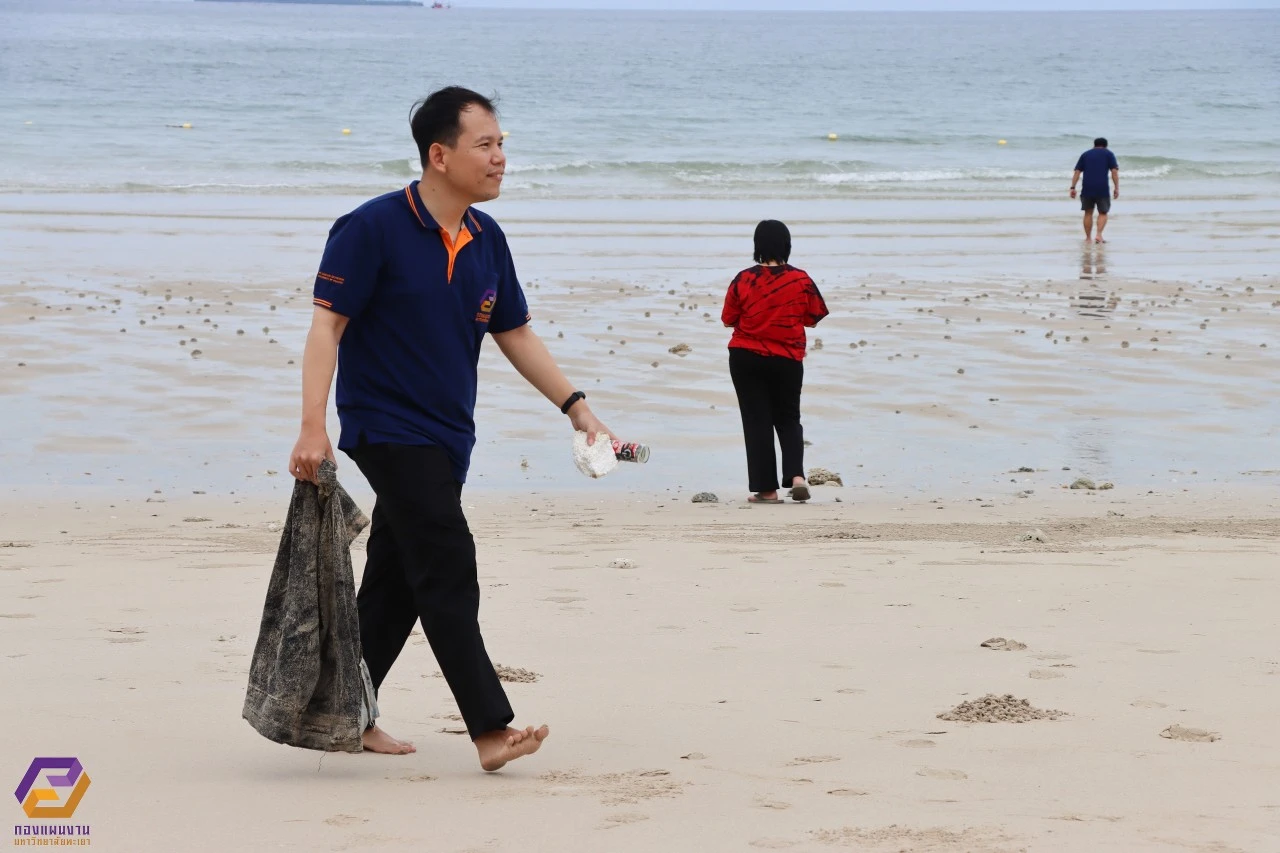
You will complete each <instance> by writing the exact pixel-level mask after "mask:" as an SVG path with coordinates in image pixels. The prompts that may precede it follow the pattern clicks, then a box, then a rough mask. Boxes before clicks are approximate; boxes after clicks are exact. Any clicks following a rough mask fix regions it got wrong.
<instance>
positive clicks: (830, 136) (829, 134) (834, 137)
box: [827, 133, 840, 142]
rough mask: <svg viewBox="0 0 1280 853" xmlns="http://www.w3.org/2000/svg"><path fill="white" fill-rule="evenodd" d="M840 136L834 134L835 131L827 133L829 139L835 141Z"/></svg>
mask: <svg viewBox="0 0 1280 853" xmlns="http://www.w3.org/2000/svg"><path fill="white" fill-rule="evenodd" d="M839 138H840V137H839V136H837V135H836V134H834V133H828V134H827V139H830V140H831V141H832V142H835V141H836V140H837V139H839Z"/></svg>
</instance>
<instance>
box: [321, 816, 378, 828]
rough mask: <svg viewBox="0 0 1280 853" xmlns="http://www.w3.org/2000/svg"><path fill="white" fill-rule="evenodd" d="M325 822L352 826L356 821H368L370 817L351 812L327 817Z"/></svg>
mask: <svg viewBox="0 0 1280 853" xmlns="http://www.w3.org/2000/svg"><path fill="white" fill-rule="evenodd" d="M324 822H325V823H327V824H329V826H351V825H352V824H356V823H368V822H369V819H368V818H364V817H356V816H355V815H350V814H336V815H334V816H333V817H327V818H325V819H324Z"/></svg>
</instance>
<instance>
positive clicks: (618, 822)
mask: <svg viewBox="0 0 1280 853" xmlns="http://www.w3.org/2000/svg"><path fill="white" fill-rule="evenodd" d="M648 819H649V816H648V815H647V814H640V813H639V812H622V813H620V814H611V815H605V818H604V822H605V826H602V827H600V828H601V829H617V828H618V827H620V826H626V825H627V824H631V823H640V821H642V820H648Z"/></svg>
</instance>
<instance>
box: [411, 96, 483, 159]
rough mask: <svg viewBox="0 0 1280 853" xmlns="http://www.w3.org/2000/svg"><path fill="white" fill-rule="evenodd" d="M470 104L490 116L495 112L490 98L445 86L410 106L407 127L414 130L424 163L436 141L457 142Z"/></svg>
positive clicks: (414, 139) (442, 142) (450, 143)
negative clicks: (463, 115) (464, 113)
mask: <svg viewBox="0 0 1280 853" xmlns="http://www.w3.org/2000/svg"><path fill="white" fill-rule="evenodd" d="M471 107H480V108H481V109H483V110H485V111H486V112H488V113H489V114H491V115H495V116H496V115H497V114H498V110H497V108H496V107H495V106H494V104H493V100H492V99H490V98H486V97H485V96H484V95H481V94H480V93H479V92H473V91H471V90H470V89H464V88H462V87H461V86H446V87H445V88H443V89H440V90H439V91H436V92H432V93H431V94H430V95H428V96H427V97H425V98H423V99H422V100H421V101H418V102H417V103H416V104H414V105H413V114H412V117H411V118H410V119H409V127H410V129H412V131H413V141H414V142H416V143H418V156H419V157H420V158H421V159H422V165H423V166H425V165H426V164H427V153H428V152H429V151H430V150H431V146H432V145H434V144H435V143H437V142H439V143H440V144H441V145H447V146H449V147H450V148H452V147H453V146H455V145H457V144H458V136H459V135H460V134H461V133H462V113H463V112H464V111H465V110H467V109H469V108H471Z"/></svg>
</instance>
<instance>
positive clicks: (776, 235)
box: [755, 219, 791, 264]
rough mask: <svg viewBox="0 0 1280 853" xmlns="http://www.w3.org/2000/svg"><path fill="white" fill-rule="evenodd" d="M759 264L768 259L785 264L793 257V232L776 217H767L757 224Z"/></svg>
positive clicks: (757, 259)
mask: <svg viewBox="0 0 1280 853" xmlns="http://www.w3.org/2000/svg"><path fill="white" fill-rule="evenodd" d="M755 240H756V254H755V260H756V263H757V264H763V263H765V262H767V261H772V262H774V263H779V264H785V263H786V262H787V261H788V259H790V257H791V232H790V231H788V230H787V226H786V225H785V224H783V223H781V222H779V221H778V220H776V219H766V220H764V221H763V222H761V223H760V224H759V225H757V226H756V237H755Z"/></svg>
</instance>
